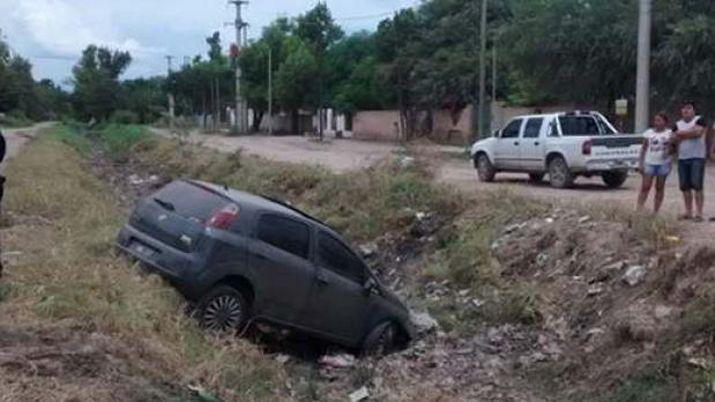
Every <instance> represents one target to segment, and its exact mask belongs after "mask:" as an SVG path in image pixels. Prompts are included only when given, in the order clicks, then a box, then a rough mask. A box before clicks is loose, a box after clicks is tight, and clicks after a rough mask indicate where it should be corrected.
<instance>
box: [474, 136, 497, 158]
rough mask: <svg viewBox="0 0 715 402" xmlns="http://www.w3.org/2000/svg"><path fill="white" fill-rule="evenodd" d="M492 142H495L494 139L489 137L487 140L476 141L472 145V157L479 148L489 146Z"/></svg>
mask: <svg viewBox="0 0 715 402" xmlns="http://www.w3.org/2000/svg"><path fill="white" fill-rule="evenodd" d="M494 141H496V139H495V138H494V137H489V138H484V139H481V140H478V141H477V142H475V143H474V144H473V145H472V155H474V154H475V153H476V152H477V150H479V149H480V148H483V147H486V146H489V144H491V143H492V142H494Z"/></svg>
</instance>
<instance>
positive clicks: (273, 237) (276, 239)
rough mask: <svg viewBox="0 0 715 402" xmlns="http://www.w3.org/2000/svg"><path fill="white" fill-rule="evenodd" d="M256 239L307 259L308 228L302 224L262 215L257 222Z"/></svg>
mask: <svg viewBox="0 0 715 402" xmlns="http://www.w3.org/2000/svg"><path fill="white" fill-rule="evenodd" d="M256 237H257V238H258V239H259V240H261V241H263V242H265V243H268V244H270V245H271V246H274V247H277V248H279V249H281V250H283V251H286V252H288V253H291V254H293V255H295V256H298V257H300V258H304V259H308V250H309V249H310V228H309V227H308V225H306V224H304V223H302V222H298V221H296V220H293V219H290V218H285V217H282V216H277V215H263V216H261V217H260V219H259V220H258V230H257V234H256Z"/></svg>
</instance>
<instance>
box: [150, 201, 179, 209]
mask: <svg viewBox="0 0 715 402" xmlns="http://www.w3.org/2000/svg"><path fill="white" fill-rule="evenodd" d="M154 202H156V203H157V204H159V205H161V206H162V207H163V208H164V209H166V210H168V211H176V207H174V204H172V203H170V202H169V201H164V200H162V199H160V198H154Z"/></svg>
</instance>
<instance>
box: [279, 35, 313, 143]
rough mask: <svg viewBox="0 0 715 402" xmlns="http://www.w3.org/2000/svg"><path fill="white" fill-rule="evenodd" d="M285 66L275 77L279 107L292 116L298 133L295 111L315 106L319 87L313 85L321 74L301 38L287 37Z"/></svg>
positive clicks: (281, 67)
mask: <svg viewBox="0 0 715 402" xmlns="http://www.w3.org/2000/svg"><path fill="white" fill-rule="evenodd" d="M284 46H285V48H286V50H287V57H286V60H285V62H283V64H281V66H280V68H279V70H278V73H277V74H276V95H277V98H278V99H277V100H278V104H279V105H280V106H282V107H283V108H284V109H285V110H290V111H291V113H292V117H293V118H292V126H293V127H292V128H293V130H294V131H297V130H298V111H299V110H300V109H301V108H303V107H311V106H312V107H315V106H317V104H318V98H319V96H320V95H319V93H318V87H317V85H316V84H315V83H316V80H317V76H318V74H319V71H320V67H319V66H318V61H317V59H316V57H315V55H314V54H313V52H312V51H311V49H310V47H309V46H308V45H306V44H305V43H303V41H302V40H300V38H298V37H295V36H290V37H288V38H286V43H285V44H284Z"/></svg>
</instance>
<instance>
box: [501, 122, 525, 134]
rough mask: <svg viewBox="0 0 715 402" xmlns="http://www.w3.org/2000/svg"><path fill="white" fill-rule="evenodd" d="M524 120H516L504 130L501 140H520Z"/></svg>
mask: <svg viewBox="0 0 715 402" xmlns="http://www.w3.org/2000/svg"><path fill="white" fill-rule="evenodd" d="M521 122H522V119H515V120H512V121H511V123H509V124H508V125H507V126H506V127H505V128H504V130H502V133H501V138H518V137H519V129H520V128H521Z"/></svg>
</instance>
